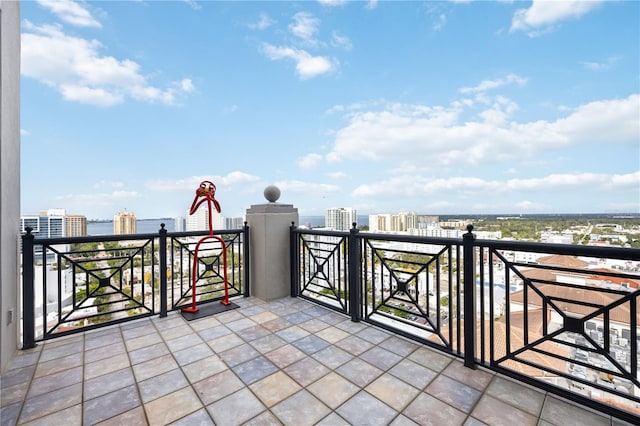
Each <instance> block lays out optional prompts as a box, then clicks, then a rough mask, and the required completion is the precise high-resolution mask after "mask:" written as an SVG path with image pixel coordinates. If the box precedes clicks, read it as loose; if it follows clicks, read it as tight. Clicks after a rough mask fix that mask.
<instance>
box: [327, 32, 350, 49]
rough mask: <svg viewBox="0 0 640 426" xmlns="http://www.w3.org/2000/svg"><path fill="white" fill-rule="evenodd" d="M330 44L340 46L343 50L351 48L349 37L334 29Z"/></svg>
mask: <svg viewBox="0 0 640 426" xmlns="http://www.w3.org/2000/svg"><path fill="white" fill-rule="evenodd" d="M331 45H332V46H333V47H340V48H342V49H344V50H351V49H352V48H353V44H352V43H351V40H350V39H349V37H347V36H341V35H340V34H338V33H337V32H336V31H334V32H333V33H332V34H331Z"/></svg>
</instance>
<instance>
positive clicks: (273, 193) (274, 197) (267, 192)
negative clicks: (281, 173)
mask: <svg viewBox="0 0 640 426" xmlns="http://www.w3.org/2000/svg"><path fill="white" fill-rule="evenodd" d="M264 198H266V199H267V201H269V202H271V203H275V202H276V201H278V198H280V189H279V188H278V187H277V186H275V185H269V186H267V187H266V188H265V189H264Z"/></svg>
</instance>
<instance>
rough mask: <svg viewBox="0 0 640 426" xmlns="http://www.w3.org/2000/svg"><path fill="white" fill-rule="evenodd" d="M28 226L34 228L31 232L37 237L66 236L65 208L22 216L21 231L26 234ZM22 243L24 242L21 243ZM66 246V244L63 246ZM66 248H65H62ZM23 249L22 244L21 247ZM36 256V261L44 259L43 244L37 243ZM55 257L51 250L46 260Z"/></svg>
mask: <svg viewBox="0 0 640 426" xmlns="http://www.w3.org/2000/svg"><path fill="white" fill-rule="evenodd" d="M27 227H30V228H31V229H32V231H31V234H32V235H33V236H34V237H35V238H61V237H66V217H65V211H64V209H49V210H47V211H46V212H40V214H39V215H37V216H36V215H33V216H20V233H21V234H26V233H27ZM21 244H22V243H21ZM62 247H66V246H61V248H62ZM62 249H63V250H64V248H62ZM20 251H22V246H21V247H20ZM34 256H35V260H36V262H38V263H40V262H42V261H43V256H42V246H41V245H37V244H36V245H35V248H34ZM52 259H54V255H53V253H51V252H47V255H46V260H48V261H50V260H52Z"/></svg>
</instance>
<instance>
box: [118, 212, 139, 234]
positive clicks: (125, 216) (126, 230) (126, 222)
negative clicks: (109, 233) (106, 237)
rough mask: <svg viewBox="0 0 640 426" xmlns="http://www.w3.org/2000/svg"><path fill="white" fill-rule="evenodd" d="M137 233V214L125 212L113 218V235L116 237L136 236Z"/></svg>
mask: <svg viewBox="0 0 640 426" xmlns="http://www.w3.org/2000/svg"><path fill="white" fill-rule="evenodd" d="M135 233H137V221H136V215H135V214H133V213H131V212H128V211H126V210H125V211H123V212H120V213H117V214H116V215H115V216H113V234H114V235H123V234H135Z"/></svg>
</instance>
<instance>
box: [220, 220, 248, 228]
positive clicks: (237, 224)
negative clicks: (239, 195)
mask: <svg viewBox="0 0 640 426" xmlns="http://www.w3.org/2000/svg"><path fill="white" fill-rule="evenodd" d="M243 226H244V218H243V217H225V218H224V229H241V228H242V227H243Z"/></svg>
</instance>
